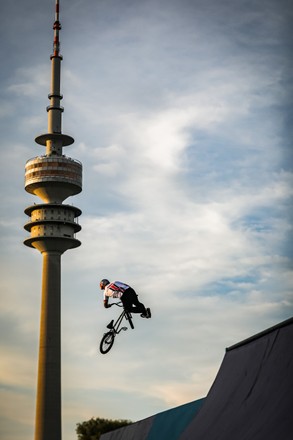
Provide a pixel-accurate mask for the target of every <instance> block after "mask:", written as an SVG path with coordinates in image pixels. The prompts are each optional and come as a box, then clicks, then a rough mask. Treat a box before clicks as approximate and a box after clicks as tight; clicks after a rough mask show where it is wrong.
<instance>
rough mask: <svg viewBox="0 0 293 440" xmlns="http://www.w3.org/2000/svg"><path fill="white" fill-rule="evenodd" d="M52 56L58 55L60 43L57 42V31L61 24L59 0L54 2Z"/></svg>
mask: <svg viewBox="0 0 293 440" xmlns="http://www.w3.org/2000/svg"><path fill="white" fill-rule="evenodd" d="M53 29H54V46H53V48H54V50H53V53H54V56H56V57H57V56H58V55H59V49H60V43H59V31H60V30H61V24H60V21H59V0H56V3H55V22H54V26H53Z"/></svg>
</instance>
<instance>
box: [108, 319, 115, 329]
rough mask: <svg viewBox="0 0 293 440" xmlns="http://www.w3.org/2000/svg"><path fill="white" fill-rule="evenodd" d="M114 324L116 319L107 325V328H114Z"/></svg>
mask: <svg viewBox="0 0 293 440" xmlns="http://www.w3.org/2000/svg"><path fill="white" fill-rule="evenodd" d="M113 324H114V319H112V321H111V322H110V323H109V324H108V325H107V328H109V329H112V328H113Z"/></svg>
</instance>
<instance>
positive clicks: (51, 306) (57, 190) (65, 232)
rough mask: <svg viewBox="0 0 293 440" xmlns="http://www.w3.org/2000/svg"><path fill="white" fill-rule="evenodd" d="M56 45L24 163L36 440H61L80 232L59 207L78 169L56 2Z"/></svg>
mask: <svg viewBox="0 0 293 440" xmlns="http://www.w3.org/2000/svg"><path fill="white" fill-rule="evenodd" d="M53 29H54V44H53V54H52V55H51V57H50V58H51V90H50V94H49V95H48V97H49V100H50V105H49V106H48V107H47V112H48V133H45V134H42V135H40V136H37V137H36V139H35V141H36V143H37V144H39V145H42V146H45V147H46V152H45V154H44V155H42V156H37V157H34V158H32V159H30V160H28V161H27V163H26V166H25V190H26V191H27V192H29V193H30V194H33V195H36V196H38V197H40V198H41V200H42V203H40V204H34V205H31V206H29V207H28V208H26V209H25V213H26V214H27V215H28V216H29V221H28V222H27V223H26V224H25V226H24V228H25V229H26V231H28V232H29V233H30V236H29V237H28V238H26V239H25V240H24V244H25V245H26V246H29V247H31V248H35V249H37V250H38V251H40V252H41V253H42V256H43V275H42V306H41V320H40V344H39V364H38V384H37V402H36V425H35V440H61V437H62V435H61V305H60V297H61V255H62V254H63V253H64V252H65V251H66V250H68V249H73V248H76V247H78V246H80V244H81V243H80V241H79V240H77V239H76V237H75V234H76V233H77V232H79V231H80V229H81V227H80V226H79V224H78V222H77V218H78V217H79V216H80V214H81V210H80V209H79V208H76V207H75V206H72V205H68V204H63V202H64V200H65V199H66V198H67V197H69V196H73V195H75V194H78V193H80V192H81V190H82V165H81V163H80V162H79V161H77V160H75V159H71V158H70V157H67V156H65V155H64V154H63V147H66V146H68V145H71V144H72V143H73V142H74V139H73V138H72V137H71V136H69V135H66V134H63V133H62V113H63V108H62V107H61V106H60V101H61V99H62V95H61V93H60V82H61V61H62V57H61V55H60V51H59V49H60V42H59V31H60V29H61V25H60V22H59V0H55V22H54V26H53Z"/></svg>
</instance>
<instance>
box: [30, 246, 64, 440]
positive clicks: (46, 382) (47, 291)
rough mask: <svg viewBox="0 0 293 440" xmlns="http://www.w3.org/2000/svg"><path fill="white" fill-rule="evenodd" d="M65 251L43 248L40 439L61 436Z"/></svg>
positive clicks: (36, 429)
mask: <svg viewBox="0 0 293 440" xmlns="http://www.w3.org/2000/svg"><path fill="white" fill-rule="evenodd" d="M60 259H61V253H60V252H54V251H49V252H43V279H42V305H41V325H40V345H39V366H38V386H37V405H36V424H35V439H36V440H40V439H42V440H52V439H61V437H62V435H61V362H60V358H61V337H60V335H61V331H60V327H61V314H60V310H61V308H60V299H61V295H60V294H61V289H60V281H61V279H60V278H61V270H60V268H61V266H60Z"/></svg>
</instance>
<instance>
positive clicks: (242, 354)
mask: <svg viewBox="0 0 293 440" xmlns="http://www.w3.org/2000/svg"><path fill="white" fill-rule="evenodd" d="M184 406H185V405H183V406H182V407H178V408H182V409H183V408H184ZM292 408H293V318H290V319H288V320H287V321H284V322H282V323H280V324H278V325H276V326H274V327H271V328H269V329H267V330H265V331H263V332H262V333H259V334H257V335H255V336H253V337H251V338H249V339H246V340H244V341H242V342H240V343H238V344H236V345H234V346H232V347H229V348H227V349H226V354H225V357H224V359H223V362H222V365H221V367H220V370H219V372H218V375H217V377H216V379H215V381H214V383H213V385H212V387H211V389H210V391H209V393H208V395H207V397H206V399H204V400H203V402H202V405H201V407H200V408H199V409H198V408H197V410H196V411H194V413H193V415H190V416H189V418H186V419H185V423H186V425H185V429H183V430H182V429H181V432H180V433H179V432H178V431H177V434H176V435H177V437H176V440H292V439H293V412H292ZM186 409H187V408H186ZM170 411H174V410H169V411H166V412H165V413H161V415H160V419H157V421H159V422H160V423H159V424H158V423H157V426H156V432H155V437H154V436H152V437H151V431H152V430H151V427H152V426H154V420H155V417H156V416H153V417H151V418H148V419H145V420H142V421H140V422H137V423H134V424H133V425H130V426H129V427H128V426H127V427H125V428H121V429H118V430H116V431H112V432H111V433H108V434H104V435H103V436H101V440H132V439H135V440H153V439H157V440H170V437H168V436H166V432H168V431H169V432H176V423H177V422H178V419H177V420H176V417H174V418H173V419H172V418H171V417H169V416H170V413H169V412H170ZM168 413H169V416H168V417H167V414H168ZM164 414H166V417H164ZM153 434H154V431H153ZM172 439H174V440H175V437H172Z"/></svg>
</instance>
